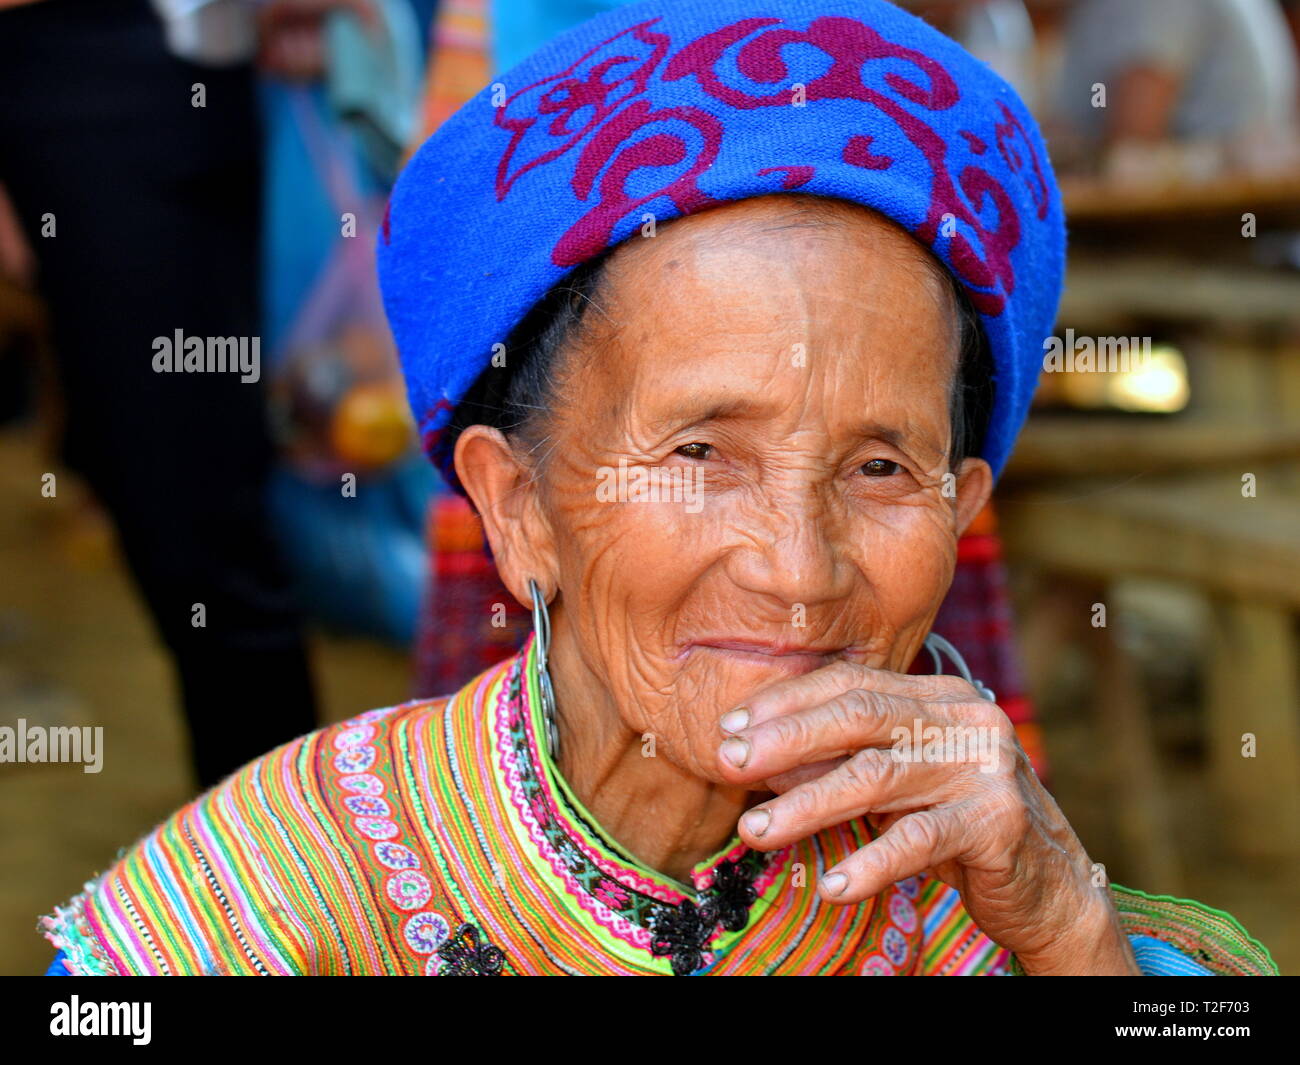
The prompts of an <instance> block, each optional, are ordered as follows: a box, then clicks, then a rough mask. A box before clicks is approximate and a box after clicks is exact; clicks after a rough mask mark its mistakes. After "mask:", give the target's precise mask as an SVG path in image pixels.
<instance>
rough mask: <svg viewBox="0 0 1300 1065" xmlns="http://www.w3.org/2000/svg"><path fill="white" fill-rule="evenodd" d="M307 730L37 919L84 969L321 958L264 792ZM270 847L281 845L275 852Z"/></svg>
mask: <svg viewBox="0 0 1300 1065" xmlns="http://www.w3.org/2000/svg"><path fill="white" fill-rule="evenodd" d="M305 742H306V740H305V739H304V740H297V741H295V742H294V743H291V744H288V745H287V746H286V747H283V748H280V749H279V750H277V751H275V752H272V753H271V754H270V755H267V756H266V757H264V758H262V759H259V760H258V761H257V762H254V763H252V765H250V766H248V767H246V768H245V769H243V770H241V771H240V772H239V773H238V774H236V775H235V776H234V777H231V778H230V779H229V780H227V781H226V782H225V783H223V784H222V785H220V786H219V787H218V788H216V789H215V790H213V791H210V792H208V793H207V794H205V795H203V796H202V797H200V798H199V799H197V800H195V801H194V802H191V803H190V804H188V805H187V806H185V807H183V808H182V809H180V810H179V811H178V812H177V813H175V814H173V815H172V816H171V817H170V818H168V819H167V820H166V821H164V822H163V823H162V824H161V825H159V826H158V827H157V828H155V829H154V830H153V831H152V832H151V833H149V835H147V836H145V837H144V839H142V840H140V841H139V842H138V843H136V844H135V845H134V846H133V847H131V848H129V849H128V850H127V851H125V852H124V853H123V854H122V855H121V856H120V857H119V859H118V860H117V862H116V863H115V864H114V865H113V866H112V867H111V868H110V869H109V870H108V871H107V872H106V873H105V874H104V875H103V876H101V877H99V878H98V879H96V880H93V881H91V882H90V883H88V884H86V885H85V890H84V891H83V892H82V893H81V894H79V895H77V896H76V897H75V898H73V899H72V900H71V901H70V902H69V903H68V904H67V905H66V906H63V907H57V908H56V909H55V911H54V913H53V914H52V915H50V916H47V917H44V918H42V920H41V925H42V929H41V930H42V931H43V933H44V935H45V937H46V938H47V939H48V940H49V941H50V942H51V943H52V944H53V945H54V946H55V947H56V948H57V949H58V950H60V951H62V953H63V955H64V958H65V965H66V968H67V970H68V972H70V973H72V974H74V975H85V976H111V975H122V976H144V975H159V976H170V975H197V974H209V975H218V974H220V975H224V974H258V975H271V974H291V973H302V972H308V971H311V969H312V967H313V966H314V965H315V964H317V962H318V960H319V959H318V958H317V950H316V948H315V938H314V929H313V928H312V927H311V926H310V924H309V922H308V921H307V920H306V919H304V917H303V915H302V911H303V909H304V908H303V907H301V906H299V905H298V904H297V901H296V899H295V897H294V896H295V894H296V893H297V892H298V891H299V890H300V888H301V885H300V884H296V883H294V882H293V878H292V877H291V876H289V877H286V876H285V875H284V873H285V869H284V864H285V863H284V859H283V854H284V850H285V848H284V847H283V846H282V845H281V846H277V845H276V841H275V840H274V835H275V832H276V826H277V824H279V823H280V821H279V819H278V818H277V816H276V812H275V810H274V808H273V806H272V804H271V803H268V802H267V801H266V797H265V796H266V791H267V789H268V788H274V787H276V786H277V785H279V786H284V784H286V783H287V782H289V781H290V780H291V779H292V778H294V777H296V776H297V760H298V758H299V757H300V756H301V755H302V753H303V745H304V743H305ZM277 852H278V853H277Z"/></svg>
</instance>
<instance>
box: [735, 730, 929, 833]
mask: <svg viewBox="0 0 1300 1065" xmlns="http://www.w3.org/2000/svg"><path fill="white" fill-rule="evenodd" d="M951 790H952V773H951V771H950V767H948V766H946V765H943V764H941V763H935V762H903V761H899V760H898V759H897V758H895V757H894V754H893V752H892V751H888V750H881V749H879V748H875V747H869V748H867V749H865V750H862V751H859V752H858V753H857V754H855V755H854V756H853V757H852V758H849V759H848V760H847V761H846V762H845V763H844V764H843V765H841V766H840V767H839V768H838V769H835V770H833V771H832V772H830V773H826V774H824V775H823V776H820V777H817V778H816V779H814V780H810V781H807V782H806V783H803V784H800V785H799V786H798V787H796V788H794V789H792V790H791V791H788V792H786V793H785V794H783V795H779V796H777V797H776V798H774V799H769V800H767V801H766V802H763V803H760V804H759V805H758V806H755V807H753V808H752V809H750V810H748V811H747V812H746V813H745V814H744V816H742V817H741V819H740V826H739V831H740V837H741V839H743V840H744V841H745V842H746V843H747V844H749V846H751V847H753V848H754V849H755V850H764V851H768V850H776V849H777V848H779V847H784V846H787V845H789V844H791V843H795V842H797V841H798V840H801V839H806V838H807V837H808V836H811V835H813V834H814V833H816V832H820V831H821V830H822V829H824V828H830V827H832V826H833V825H839V824H843V823H844V822H845V821H851V820H854V819H856V818H859V817H862V816H863V815H865V814H867V813H869V812H877V811H880V812H888V811H893V810H899V809H914V808H916V807H918V806H928V805H930V804H932V803H937V802H942V801H944V800H945V799H947V798H948V797H949V796H950V794H951Z"/></svg>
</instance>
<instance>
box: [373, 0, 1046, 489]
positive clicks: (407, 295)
mask: <svg viewBox="0 0 1300 1065" xmlns="http://www.w3.org/2000/svg"><path fill="white" fill-rule="evenodd" d="M796 191H797V192H800V193H808V194H813V195H818V196H831V197H836V198H839V199H843V200H851V201H853V202H855V203H860V204H863V205H865V206H867V207H870V208H873V209H874V210H876V211H878V212H880V213H881V214H883V215H886V216H888V217H889V218H891V219H893V220H894V221H895V222H897V223H899V224H900V225H901V226H903V227H904V228H905V229H907V230H908V231H909V232H910V233H911V234H912V235H913V236H914V237H915V238H916V239H917V240H918V241H920V242H921V243H922V244H924V245H925V246H926V247H927V248H929V249H930V250H931V251H932V252H933V253H934V255H935V256H936V257H937V258H938V259H939V260H941V261H942V262H943V264H944V265H945V266H946V267H947V268H948V270H949V271H950V272H951V273H952V274H953V276H954V277H955V278H956V279H957V281H958V282H959V283H960V284H961V285H962V287H963V288H964V289H965V291H966V293H967V294H968V296H969V298H970V301H971V303H972V305H973V306H974V308H975V310H976V311H978V312H979V316H980V321H981V323H982V325H983V328H984V331H985V335H986V336H987V338H988V342H989V346H990V348H991V350H992V355H993V364H994V404H993V412H992V416H991V421H990V424H989V429H988V434H987V436H986V438H985V441H984V448H983V452H982V453H983V457H984V458H986V459H987V460H988V462H989V464H990V465H991V466H992V467H993V471H994V473H995V474H997V473H999V472H1000V471H1001V469H1002V467H1003V465H1004V464H1005V462H1006V459H1007V455H1008V454H1009V453H1010V451H1011V446H1012V443H1013V442H1014V440H1015V437H1016V434H1017V433H1018V432H1019V431H1020V427H1021V425H1022V424H1023V423H1024V420H1025V416H1026V414H1027V413H1028V409H1029V401H1030V397H1031V396H1032V394H1033V390H1034V386H1035V383H1036V381H1037V378H1038V371H1039V369H1040V367H1041V365H1042V355H1043V340H1044V338H1045V337H1046V336H1047V335H1048V334H1049V332H1050V331H1051V328H1052V326H1053V323H1054V318H1055V315H1056V306H1057V301H1058V299H1059V297H1060V290H1061V278H1062V271H1063V268H1064V256H1065V226H1064V220H1063V217H1062V212H1061V200H1060V194H1059V192H1058V191H1057V188H1056V182H1055V180H1054V178H1053V176H1052V171H1051V167H1050V164H1049V162H1048V159H1047V152H1046V150H1045V149H1044V147H1043V142H1042V139H1041V137H1040V135H1039V133H1038V130H1037V127H1036V126H1035V124H1034V121H1033V119H1032V118H1031V117H1030V116H1029V113H1028V112H1027V111H1026V110H1025V107H1024V105H1023V104H1022V103H1021V102H1020V100H1019V99H1018V98H1017V96H1016V94H1015V92H1014V91H1013V90H1012V89H1011V88H1010V86H1008V85H1007V84H1006V83H1005V82H1004V81H1003V80H1002V79H1001V78H999V77H998V76H997V75H996V74H994V73H993V72H992V71H991V70H990V69H989V68H988V67H987V66H985V65H984V64H983V63H981V62H979V61H978V60H977V59H974V58H973V57H972V56H970V55H969V54H968V53H967V52H965V51H964V50H963V49H962V48H961V47H959V46H958V45H957V44H955V43H954V42H953V41H951V40H949V39H948V38H947V37H945V36H943V35H942V34H941V33H939V32H938V31H936V30H935V29H933V28H932V27H930V26H928V25H926V24H925V23H924V22H922V21H921V20H919V19H917V18H915V17H913V16H912V15H909V14H907V13H906V12H903V11H900V10H899V9H898V8H896V7H894V6H893V5H892V4H888V3H885V2H883V0H692V2H686V0H647V2H645V3H639V4H633V5H631V6H628V7H623V8H619V9H617V10H615V11H611V12H609V13H608V14H605V15H602V16H600V17H599V18H595V19H592V20H591V21H590V22H587V23H584V24H583V25H581V26H578V27H576V28H575V29H573V30H571V31H569V32H567V33H565V34H562V35H561V36H559V37H557V38H555V39H554V40H553V41H551V42H550V43H549V44H547V45H546V46H545V47H543V48H541V49H540V50H539V51H537V52H536V53H535V54H534V55H533V56H532V57H531V58H530V59H528V60H526V61H525V62H523V63H521V64H520V65H519V66H517V67H515V68H514V69H513V70H512V71H510V72H509V73H508V74H505V75H504V76H502V77H501V78H499V79H498V80H497V82H495V83H494V84H493V85H489V86H488V87H487V88H485V89H484V90H483V91H482V92H480V93H479V94H478V95H477V96H476V97H474V99H472V100H470V101H469V103H467V104H466V105H465V106H464V107H462V108H461V109H460V111H458V112H457V113H456V114H455V115H454V116H453V117H452V118H451V119H449V120H448V121H447V122H446V123H445V124H444V125H443V126H442V128H441V129H439V130H438V131H437V132H436V133H435V134H434V135H433V136H432V137H430V138H429V140H428V141H427V142H426V143H425V144H424V145H423V147H421V148H420V150H419V152H417V153H416V155H415V157H414V158H413V159H412V160H411V162H410V163H409V164H408V166H407V167H406V169H405V171H403V173H402V175H401V177H400V178H399V180H398V182H397V185H396V187H395V188H394V190H393V194H392V197H391V200H390V202H389V213H388V216H387V218H386V220H385V223H384V227H383V232H382V233H381V235H380V239H379V277H380V283H381V285H382V288H383V294H384V302H385V306H386V308H387V311H388V318H389V321H390V322H391V324H392V328H393V333H394V335H395V337H396V339H397V345H398V349H399V351H400V353H401V358H402V364H403V368H404V371H405V374H406V380H407V387H408V390H409V393H410V398H411V404H412V407H413V409H414V411H415V417H416V421H417V423H418V424H419V428H420V433H421V439H422V441H423V444H424V447H425V450H426V451H427V452H428V454H429V455H430V457H431V458H432V459H433V460H434V461H435V462H436V463H437V464H438V466H439V467H440V468H441V469H442V470H443V472H444V474H447V475H449V479H450V480H451V481H452V483H453V484H455V483H456V482H455V477H454V475H452V461H451V460H452V456H451V453H450V448H449V447H448V446H447V445H448V439H447V435H448V434H446V433H445V432H444V430H445V429H446V428H447V425H448V423H449V422H450V421H451V417H452V411H453V410H454V408H455V406H456V404H457V403H459V402H460V400H461V399H462V398H463V397H464V395H465V393H466V392H467V391H468V390H469V388H470V386H471V385H472V384H473V383H474V381H475V379H476V378H477V377H478V376H479V374H480V373H482V371H483V370H484V369H485V368H487V367H488V366H489V365H490V364H491V361H492V356H493V350H494V349H493V345H496V344H502V343H504V342H505V340H506V337H507V336H508V335H509V333H510V331H511V329H512V328H513V327H514V326H515V325H516V324H517V323H518V322H519V321H520V319H522V318H523V317H524V315H525V314H526V313H527V312H528V310H529V309H530V308H531V307H532V306H533V305H534V304H535V303H536V302H537V301H538V300H539V299H540V298H541V297H542V296H543V295H544V294H545V293H546V292H547V290H548V289H550V288H551V286H552V285H554V284H555V283H556V282H557V281H559V280H560V279H561V278H562V277H564V275H565V274H567V273H569V272H570V271H572V270H573V269H574V267H576V266H578V265H579V264H581V263H583V262H585V261H587V260H588V259H591V258H593V257H594V256H596V255H598V254H599V253H600V252H602V251H603V250H604V249H605V248H607V247H610V246H611V245H614V244H617V243H619V242H620V241H623V240H625V239H627V238H628V237H630V236H633V235H636V234H637V233H638V232H639V231H640V227H641V226H642V224H643V222H644V220H645V216H646V215H651V216H653V217H654V218H655V219H656V220H657V221H658V222H660V223H662V222H664V221H666V220H667V219H670V218H675V217H678V216H681V215H687V214H693V213H695V212H697V211H703V210H707V209H708V208H709V207H712V206H716V205H718V204H721V203H725V202H727V201H730V200H740V199H745V198H747V197H750V196H763V195H767V194H771V193H780V192H796ZM498 350H500V349H498Z"/></svg>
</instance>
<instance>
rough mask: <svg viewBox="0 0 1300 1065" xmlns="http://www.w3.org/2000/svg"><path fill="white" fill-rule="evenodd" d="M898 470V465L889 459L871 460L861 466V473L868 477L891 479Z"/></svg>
mask: <svg viewBox="0 0 1300 1065" xmlns="http://www.w3.org/2000/svg"><path fill="white" fill-rule="evenodd" d="M899 469H900V467H899V465H898V463H897V462H894V461H892V460H891V459H872V460H871V461H870V462H864V463H863V464H862V472H863V473H865V474H866V475H867V476H868V477H892V476H893V475H894V474H896V473H897V472H898V471H899Z"/></svg>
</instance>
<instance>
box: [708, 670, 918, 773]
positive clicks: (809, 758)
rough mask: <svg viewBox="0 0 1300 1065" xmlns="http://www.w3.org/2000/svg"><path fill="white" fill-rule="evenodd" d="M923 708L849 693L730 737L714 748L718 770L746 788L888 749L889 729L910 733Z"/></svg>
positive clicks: (882, 695) (862, 690)
mask: <svg viewBox="0 0 1300 1065" xmlns="http://www.w3.org/2000/svg"><path fill="white" fill-rule="evenodd" d="M925 707H926V704H922V703H918V702H916V701H915V700H912V699H907V698H904V697H902V696H897V695H891V694H888V693H885V692H879V691H869V690H867V689H865V688H851V689H849V690H848V691H841V692H838V693H836V694H835V695H833V696H831V697H830V698H829V699H827V700H826V701H825V702H823V703H821V704H820V705H817V706H814V707H811V708H808V709H802V710H798V711H794V712H791V713H788V714H782V715H780V716H778V717H772V718H768V719H767V720H766V721H761V722H759V723H758V724H756V725H753V726H750V727H748V728H744V729H740V730H738V731H736V732H734V733H732V734H731V735H729V736H728V737H727V738H726V739H724V740H723V741H722V742H721V744H719V746H718V765H719V767H720V768H721V770H722V773H723V775H724V776H725V777H726V778H727V779H728V780H732V781H735V782H736V783H747V782H753V781H760V780H766V779H768V778H769V777H773V776H777V775H779V774H781V773H785V772H788V771H789V770H791V769H794V768H796V767H798V766H803V765H810V764H812V763H815V762H822V761H827V760H829V759H833V758H842V757H847V756H849V755H852V754H853V753H855V752H856V751H859V750H861V749H862V748H863V747H883V746H888V745H889V744H890V743H892V742H893V735H894V733H893V730H894V729H896V728H900V727H901V728H908V729H910V728H912V727H913V725H914V722H915V721H916V720H917V719H918V718H921V715H922V714H923V712H924V711H925ZM923 720H924V719H923Z"/></svg>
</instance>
